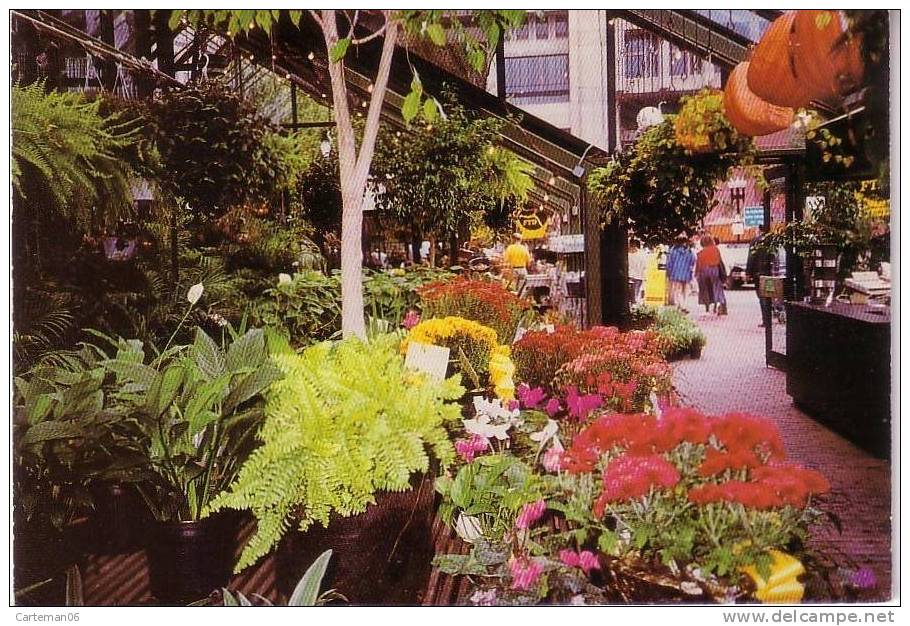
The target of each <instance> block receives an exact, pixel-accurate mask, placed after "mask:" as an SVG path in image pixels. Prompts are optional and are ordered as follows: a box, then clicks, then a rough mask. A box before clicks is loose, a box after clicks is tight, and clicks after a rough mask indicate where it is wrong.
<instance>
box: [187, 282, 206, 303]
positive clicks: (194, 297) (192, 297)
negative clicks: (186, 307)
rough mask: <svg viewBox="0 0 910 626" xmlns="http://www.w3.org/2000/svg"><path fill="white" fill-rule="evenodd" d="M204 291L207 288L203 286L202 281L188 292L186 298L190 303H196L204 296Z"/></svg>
mask: <svg viewBox="0 0 910 626" xmlns="http://www.w3.org/2000/svg"><path fill="white" fill-rule="evenodd" d="M203 291H205V288H204V287H203V286H202V283H196V284H195V285H193V286H192V287H190V288H189V290H188V291H187V292H186V299H187V300H188V301H189V303H190V304H196V303H197V302H199V298H201V297H202V292H203Z"/></svg>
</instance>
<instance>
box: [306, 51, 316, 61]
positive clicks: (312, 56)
mask: <svg viewBox="0 0 910 626" xmlns="http://www.w3.org/2000/svg"><path fill="white" fill-rule="evenodd" d="M306 58H308V59H309V60H310V61H312V60H313V59H315V58H316V55H315V54H314V53H312V52H310V53H309V54H308V55H306Z"/></svg>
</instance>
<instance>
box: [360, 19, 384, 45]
mask: <svg viewBox="0 0 910 626" xmlns="http://www.w3.org/2000/svg"><path fill="white" fill-rule="evenodd" d="M388 27H389V23H388V22H386V23H385V24H383V25H382V28H380V29H379V30H377V31H376V32H374V33H370V34H369V35H367V36H366V37H361V38H360V39H352V40H351V43H352V44H354V45H355V46H359V45H360V44H362V43H366V42H368V41H372V40H373V39H376V38H377V37H379V36H380V35H382V34H383V33H384V32H386V30H388Z"/></svg>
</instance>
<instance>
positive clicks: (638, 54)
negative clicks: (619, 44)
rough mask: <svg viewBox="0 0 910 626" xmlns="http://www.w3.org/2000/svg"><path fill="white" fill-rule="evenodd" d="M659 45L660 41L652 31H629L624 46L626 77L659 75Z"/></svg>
mask: <svg viewBox="0 0 910 626" xmlns="http://www.w3.org/2000/svg"><path fill="white" fill-rule="evenodd" d="M659 45H660V42H659V41H658V39H657V38H656V37H655V36H654V35H652V34H651V33H646V32H644V31H641V30H632V31H627V32H626V34H625V46H624V48H623V56H624V57H625V58H624V61H625V63H624V67H625V70H626V78H646V77H649V76H657V75H658V71H657V62H658V50H659Z"/></svg>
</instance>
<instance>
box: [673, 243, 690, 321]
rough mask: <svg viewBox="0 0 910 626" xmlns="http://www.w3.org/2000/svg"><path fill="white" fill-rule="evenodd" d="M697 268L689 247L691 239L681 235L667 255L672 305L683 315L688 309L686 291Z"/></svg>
mask: <svg viewBox="0 0 910 626" xmlns="http://www.w3.org/2000/svg"><path fill="white" fill-rule="evenodd" d="M694 267H695V253H694V252H692V248H691V247H690V246H689V239H688V237H686V236H685V235H679V236H678V237H677V238H676V241H675V242H674V243H673V247H671V248H670V252H669V253H668V254H667V280H669V281H670V304H675V305H676V306H677V307H678V308H679V310H681V311H682V312H683V313H688V312H689V310H688V309H687V308H686V291H687V290H688V288H689V283H690V282H692V269H693V268H694Z"/></svg>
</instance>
